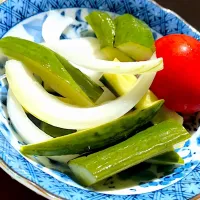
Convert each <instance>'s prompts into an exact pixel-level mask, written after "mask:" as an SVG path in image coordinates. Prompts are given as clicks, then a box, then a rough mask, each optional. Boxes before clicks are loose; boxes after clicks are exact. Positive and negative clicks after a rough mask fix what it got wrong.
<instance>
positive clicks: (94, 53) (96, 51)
mask: <svg viewBox="0 0 200 200" xmlns="http://www.w3.org/2000/svg"><path fill="white" fill-rule="evenodd" d="M42 45H44V46H46V47H48V48H50V49H51V50H53V51H55V52H59V54H60V55H61V56H63V57H66V55H70V56H73V55H77V59H79V57H80V56H83V57H85V58H88V59H93V58H98V59H103V58H104V56H103V54H102V53H101V51H100V44H99V41H98V40H97V39H96V38H93V37H85V38H75V39H71V40H68V39H66V40H57V41H54V42H51V43H42ZM70 63H71V64H72V65H73V66H74V67H76V68H77V69H79V70H80V71H81V72H83V73H84V74H86V75H87V76H89V77H90V78H91V79H92V80H93V81H94V82H96V83H98V84H99V79H100V77H101V76H102V74H103V73H101V72H96V71H93V70H90V69H86V68H84V67H81V66H79V65H76V64H74V63H72V62H70Z"/></svg>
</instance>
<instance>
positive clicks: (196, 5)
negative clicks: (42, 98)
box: [0, 0, 200, 200]
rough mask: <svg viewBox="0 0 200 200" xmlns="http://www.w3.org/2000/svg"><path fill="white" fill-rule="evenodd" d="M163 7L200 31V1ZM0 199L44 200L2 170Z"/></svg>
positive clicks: (168, 1) (162, 0)
mask: <svg viewBox="0 0 200 200" xmlns="http://www.w3.org/2000/svg"><path fill="white" fill-rule="evenodd" d="M157 2H158V3H159V4H161V5H162V6H164V7H166V8H169V9H171V10H173V11H175V12H176V13H178V14H179V15H180V16H182V17H183V18H184V19H185V20H186V21H187V22H189V23H190V24H192V25H193V26H194V27H195V28H197V29H198V30H200V20H199V19H200V12H199V9H200V0H157ZM0 199H4V200H18V199H20V200H28V199H29V200H31V199H34V200H44V198H43V197H40V196H38V195H36V194H35V193H34V192H32V191H30V190H29V189H27V188H26V187H24V186H23V185H20V184H19V183H18V182H16V181H15V180H13V179H12V178H10V177H9V176H8V175H7V174H5V172H3V171H2V170H1V169H0Z"/></svg>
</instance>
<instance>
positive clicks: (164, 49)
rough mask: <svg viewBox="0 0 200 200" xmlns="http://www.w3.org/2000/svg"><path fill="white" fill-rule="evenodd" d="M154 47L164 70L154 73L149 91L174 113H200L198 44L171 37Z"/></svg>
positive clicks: (180, 36) (194, 40)
mask: <svg viewBox="0 0 200 200" xmlns="http://www.w3.org/2000/svg"><path fill="white" fill-rule="evenodd" d="M155 46H156V55H157V57H158V58H160V57H162V58H163V60H164V69H163V70H162V71H160V72H158V73H157V75H156V77H155V79H154V81H153V84H152V86H151V90H152V91H153V92H154V93H155V94H156V96H157V97H158V98H161V99H162V98H163V99H165V103H166V106H167V107H168V108H170V109H172V110H174V111H176V112H182V113H194V112H198V111H200V42H199V41H198V40H196V39H194V38H192V37H190V36H187V35H181V34H173V35H168V36H165V37H163V38H161V39H159V40H157V41H156V42H155Z"/></svg>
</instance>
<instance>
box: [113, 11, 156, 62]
mask: <svg viewBox="0 0 200 200" xmlns="http://www.w3.org/2000/svg"><path fill="white" fill-rule="evenodd" d="M115 26H116V31H115V44H114V46H115V47H117V48H118V49H120V50H121V51H122V52H124V53H126V54H127V55H128V56H130V57H131V58H133V59H134V60H136V61H142V60H148V59H150V58H151V56H152V55H153V53H154V51H155V46H154V38H153V34H152V32H151V29H150V28H149V26H148V25H147V24H145V23H144V22H143V21H141V20H139V19H137V18H135V17H134V16H133V15H130V14H124V15H121V16H118V17H116V19H115Z"/></svg>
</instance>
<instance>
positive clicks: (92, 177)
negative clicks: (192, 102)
mask: <svg viewBox="0 0 200 200" xmlns="http://www.w3.org/2000/svg"><path fill="white" fill-rule="evenodd" d="M188 138H190V134H189V133H188V132H187V131H186V130H185V129H184V128H183V127H182V126H181V125H180V124H178V123H177V122H175V121H173V120H169V121H164V122H162V123H160V124H158V125H155V126H153V127H150V128H148V129H146V130H144V131H142V132H140V133H138V134H136V135H134V136H133V137H131V138H129V139H127V140H126V141H124V142H121V143H119V144H117V145H115V146H112V147H110V148H107V149H105V150H103V151H99V152H97V153H94V154H90V155H89V156H83V157H79V158H76V159H74V160H71V161H70V162H69V167H70V168H71V170H72V172H73V173H74V174H75V176H76V177H77V179H78V180H79V181H80V182H81V183H82V184H83V185H85V186H89V185H92V184H94V183H96V182H98V181H100V180H102V179H105V178H107V177H110V176H112V175H114V174H116V173H118V172H120V171H123V170H125V169H127V168H129V167H132V166H134V165H136V164H139V163H141V162H143V161H145V160H147V159H149V158H152V157H154V156H157V155H159V154H162V153H165V152H167V151H169V149H171V148H172V147H173V145H175V144H177V143H179V142H182V141H185V140H187V139H188Z"/></svg>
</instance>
